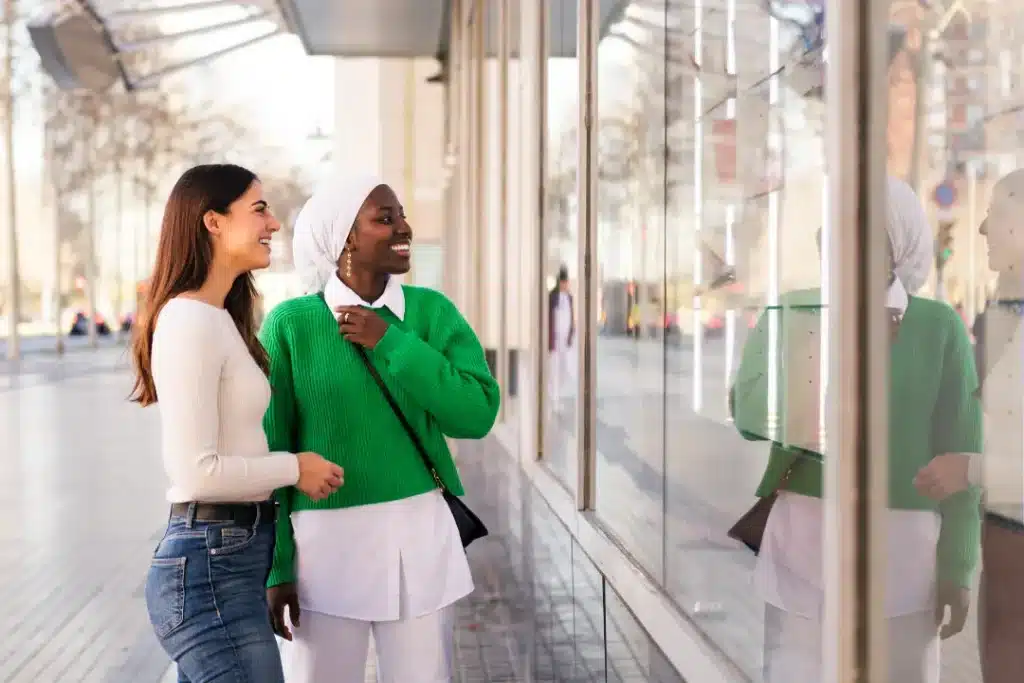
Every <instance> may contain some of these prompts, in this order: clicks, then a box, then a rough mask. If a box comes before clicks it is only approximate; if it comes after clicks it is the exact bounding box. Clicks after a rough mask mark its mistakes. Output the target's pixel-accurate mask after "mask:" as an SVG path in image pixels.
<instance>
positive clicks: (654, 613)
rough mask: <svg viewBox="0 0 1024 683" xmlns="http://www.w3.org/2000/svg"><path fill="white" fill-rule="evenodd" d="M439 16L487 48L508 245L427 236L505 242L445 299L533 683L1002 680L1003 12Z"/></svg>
mask: <svg viewBox="0 0 1024 683" xmlns="http://www.w3.org/2000/svg"><path fill="white" fill-rule="evenodd" d="M470 5H479V6H481V7H483V6H487V7H489V8H490V9H489V10H488V11H489V12H491V16H502V17H504V20H505V22H506V26H514V29H512V30H511V37H509V38H508V43H509V46H510V47H509V50H508V56H507V61H508V78H507V82H506V83H505V85H504V86H501V85H498V86H495V85H493V84H491V85H489V86H488V88H490V90H489V92H491V93H492V94H491V95H490V96H489V100H488V102H489V104H488V105H487V106H486V107H484V110H485V111H487V115H486V124H485V125H486V127H487V128H488V129H495V128H497V129H499V130H500V129H501V127H502V125H503V124H502V122H503V121H504V125H506V126H507V144H505V146H504V149H505V150H506V151H505V154H502V153H501V150H502V143H501V139H500V138H499V137H498V136H496V135H495V134H493V133H485V135H489V136H490V137H489V138H486V139H489V140H490V142H489V147H488V151H487V153H486V154H487V155H488V157H487V161H486V162H485V166H486V167H487V168H488V169H489V170H488V175H487V180H486V183H485V186H486V187H487V188H488V189H487V190H486V192H484V195H489V196H484V197H482V198H481V199H480V201H482V202H483V204H481V205H478V206H486V207H489V208H488V209H487V211H492V212H493V211H497V212H499V213H500V214H501V220H502V221H505V222H506V223H507V230H506V231H504V232H502V231H500V230H497V228H496V227H495V226H498V225H500V223H498V222H496V220H495V219H494V218H493V217H489V218H488V217H486V216H481V215H480V214H479V213H477V214H472V213H462V212H461V210H460V212H457V215H458V217H459V224H458V226H456V227H455V228H454V229H453V232H454V234H456V235H458V236H460V238H461V239H466V240H469V243H471V244H472V240H471V239H470V238H469V237H468V235H469V234H470V233H471V232H472V230H470V226H471V225H472V223H473V220H474V219H475V218H480V219H484V218H488V220H489V221H490V222H489V223H488V225H490V226H491V227H492V228H495V230H497V231H496V232H495V233H494V234H500V235H504V236H503V237H502V238H501V241H500V242H499V243H497V246H495V245H494V243H492V244H491V246H490V247H489V248H488V249H487V250H486V253H489V254H491V256H490V257H489V260H488V262H487V263H484V265H483V266H481V267H480V268H479V269H478V270H475V271H473V274H474V275H475V274H477V273H479V274H480V276H481V277H482V281H481V282H480V285H479V287H477V286H476V285H473V286H470V285H468V284H466V283H465V281H464V278H462V275H465V271H461V270H458V268H457V269H456V271H455V272H450V273H448V275H449V277H451V278H453V279H456V280H459V281H460V282H461V283H462V284H460V285H459V287H461V288H462V289H461V290H460V291H462V293H463V294H462V296H463V299H461V300H460V304H463V305H466V306H468V310H475V311H479V310H483V307H485V304H483V303H481V297H486V299H487V301H492V300H494V299H495V298H497V299H498V300H501V301H502V302H503V303H502V306H504V313H503V320H504V321H505V322H504V324H503V325H499V326H497V327H494V326H493V324H492V328H491V329H492V330H495V329H496V330H498V333H497V336H496V337H495V335H494V334H493V333H492V334H491V337H492V338H493V342H492V343H493V344H494V345H495V346H496V347H497V348H498V350H500V351H501V352H502V353H505V352H508V361H507V362H508V370H506V372H508V373H509V376H507V377H505V385H506V394H507V396H506V412H505V415H504V419H503V424H502V425H501V426H500V427H499V428H498V429H497V430H496V436H495V438H494V441H495V444H493V446H494V450H495V453H502V454H503V455H494V456H491V455H484V454H482V453H476V451H474V453H476V455H474V456H468V457H470V459H471V460H472V462H473V463H474V465H473V466H474V467H476V466H479V467H480V468H481V475H480V476H481V477H483V479H484V480H486V481H492V479H493V476H497V475H493V476H492V475H491V474H488V471H489V468H491V467H492V466H489V465H487V458H489V457H495V458H498V459H499V460H496V461H495V462H499V461H500V462H501V463H503V464H502V465H501V466H502V467H507V468H511V469H512V470H514V471H515V473H516V474H515V476H514V480H515V482H517V483H516V484H515V485H514V486H507V485H506V484H503V483H500V482H506V483H507V481H510V477H511V475H509V474H508V473H506V474H505V475H502V477H504V478H501V477H499V478H498V480H497V481H499V483H498V484H493V481H492V484H489V485H488V489H487V490H488V491H489V492H493V490H494V486H497V488H498V489H499V490H501V491H503V492H504V493H503V494H502V496H505V497H507V500H506V499H505V498H504V497H501V496H499V498H500V499H501V500H503V501H504V504H506V508H507V509H509V510H511V509H514V510H516V511H517V513H516V514H509V513H507V512H506V513H502V514H503V515H504V517H503V519H504V522H503V524H504V526H503V528H504V529H507V533H508V535H509V537H510V539H514V540H511V541H510V542H509V544H508V546H507V548H508V552H509V558H510V559H509V562H510V563H511V565H512V566H513V567H515V568H516V569H515V571H516V572H518V576H519V580H520V582H521V583H522V585H523V586H525V588H524V589H523V590H524V598H523V599H524V600H525V601H526V602H528V603H529V604H531V605H534V607H532V608H531V609H532V610H534V611H532V612H530V614H531V615H532V616H530V617H529V619H531V620H532V622H531V624H532V626H531V627H530V628H529V629H528V632H529V633H530V634H531V635H530V636H529V637H523V638H519V640H518V642H519V643H520V646H521V651H522V652H523V653H524V654H523V656H524V657H528V658H529V661H530V663H531V664H530V666H531V671H533V672H534V674H535V675H536V676H537V677H538V678H537V680H577V679H578V680H633V678H631V676H635V677H637V680H652V681H653V680H682V679H684V678H685V679H686V680H690V681H710V680H716V681H720V680H729V681H766V682H775V681H783V680H784V681H821V680H848V679H849V678H848V677H849V676H851V675H852V673H851V672H853V671H855V670H858V669H859V670H862V671H864V672H865V674H864V675H866V676H867V678H866V679H863V680H893V681H896V680H900V681H902V680H920V681H929V682H931V681H939V680H941V681H944V682H946V681H954V682H956V683H969V682H972V681H983V680H984V681H990V680H992V681H1002V680H1009V679H1008V678H1007V677H1006V676H1007V672H1014V671H1019V670H1020V666H1016V664H1017V659H1016V654H1015V650H1016V649H1020V648H1019V645H1013V644H1012V643H1013V642H1014V641H1013V638H1012V637H1011V636H1010V635H1007V636H1004V637H997V636H998V634H995V635H993V634H994V633H995V632H994V631H993V630H992V629H996V630H1002V631H1003V632H1005V633H1006V634H1011V635H1012V634H1016V633H1017V632H1018V631H1021V629H1022V628H1024V608H1019V607H1018V606H1017V605H1018V602H1019V601H1018V599H1017V597H1016V596H1017V592H1015V591H1014V590H1013V589H1012V584H1013V577H1014V576H1015V571H1016V568H1018V567H1021V566H1022V565H1021V562H1024V560H1021V559H1019V558H1021V557H1024V551H1021V548H1020V547H1019V546H1020V543H1021V542H1022V541H1021V539H1024V535H1022V529H1024V513H1022V512H1021V510H1022V509H1024V438H1022V437H1024V434H1022V429H1021V425H1022V424H1024V420H1022V417H1021V414H1022V412H1024V400H1022V397H1024V386H1022V385H1021V383H1020V381H1019V378H1020V377H1021V376H1024V375H1022V373H1024V368H1018V367H1017V365H1018V364H1019V363H1018V361H1019V359H1020V358H1024V355H1022V354H1021V353H1020V352H1019V349H1018V347H1019V345H1020V341H1019V339H1018V336H1019V334H1020V331H1019V328H1020V324H1019V323H1020V319H1021V316H1022V311H1024V276H1022V270H1024V266H1022V265H1021V264H1022V263H1024V241H1021V238H1020V236H1019V235H1020V233H1021V230H1019V229H1016V225H1015V221H1016V219H1017V216H1018V215H1020V212H1019V207H1018V205H1017V202H1018V201H1020V199H1019V198H1020V197H1021V196H1024V180H1022V178H1024V174H1022V173H1020V172H1019V171H1018V170H1017V169H1018V166H1019V164H1020V161H1019V160H1020V159H1024V155H1022V154H1021V152H1020V151H1019V148H1020V147H1021V140H1022V138H1021V136H1020V133H1019V131H1020V130H1021V129H1022V122H1024V119H1022V118H1021V115H1020V111H1021V104H1020V102H1021V89H1020V83H1021V74H1020V71H1021V69H1020V67H1019V63H1020V61H1021V56H1022V53H1021V51H1020V50H1021V48H1020V40H1019V38H1020V36H1021V35H1024V28H1022V27H1024V11H1020V10H1013V9H1011V8H1010V7H1009V6H1008V5H1007V6H1002V5H996V4H995V3H981V2H978V3H966V2H952V3H950V2H946V3H936V2H916V1H915V2H910V1H906V0H893V2H891V3H831V2H823V1H822V0H788V1H772V2H765V3H761V2H756V3H751V2H742V1H741V0H715V1H710V0H704V1H701V0H697V1H695V2H688V3H679V2H674V1H673V0H634V1H632V2H597V1H593V2H589V1H585V0H580V1H576V0H565V1H560V0H544V1H542V0H534V1H529V2H522V3H516V2H510V1H509V0H501V1H500V2H499V0H494V1H493V2H488V3H484V2H480V3H470V2H469V0H465V2H463V3H455V6H456V7H457V8H461V10H462V11H466V8H467V7H469V6H470ZM496 8H498V9H496ZM501 8H504V9H501ZM499 10H500V12H499ZM883 10H884V11H883ZM502 12H504V14H502ZM466 16H468V14H467V15H466ZM466 21H468V19H467V20H466ZM459 30H461V31H462V32H463V33H464V34H465V35H470V33H471V29H470V28H469V25H468V24H467V25H466V26H464V27H463V28H462V29H459ZM459 30H455V31H453V33H454V34H459ZM455 47H456V49H455V51H454V53H456V54H460V55H465V54H468V53H467V52H464V51H459V49H458V46H457V45H456V46H455ZM498 52H499V51H495V53H494V54H493V55H490V56H487V57H479V58H480V59H492V60H493V59H495V58H497V59H498V60H499V62H500V56H499V55H498ZM497 68H498V71H497V72H496V73H500V68H501V67H500V64H499V66H498V67H497ZM456 71H459V70H458V69H456ZM459 72H460V73H461V71H459ZM466 73H470V74H472V73H473V70H472V69H467V70H466ZM492 80H493V79H492ZM455 82H456V83H461V84H463V85H460V86H458V87H459V88H463V87H468V86H465V85H464V84H466V83H468V82H469V81H466V80H461V79H457V80H456V81H455ZM494 82H495V83H499V84H500V83H502V81H501V80H500V79H498V80H497V81H494ZM495 87H498V88H501V87H504V88H506V89H507V92H506V95H505V96H504V97H501V96H499V95H498V94H497V91H496V90H495V89H494V88H495ZM471 100H472V98H471V97H469V95H467V94H466V93H464V92H461V90H460V91H459V92H457V93H456V94H455V95H454V96H450V98H449V101H451V102H455V103H460V102H461V103H462V105H461V107H462V108H461V109H460V111H462V112H469V114H470V116H474V114H473V113H472V112H473V109H472V107H471V106H468V104H467V103H468V102H470V101H471ZM502 102H504V104H503V105H502ZM495 105H501V106H499V107H498V109H497V110H496V109H495V108H494V107H495ZM488 107H490V109H488ZM502 117H504V118H502ZM459 144H460V145H467V144H472V143H471V140H470V137H469V136H466V137H464V138H463V139H462V141H461V142H460V143H459ZM457 156H458V158H459V159H460V161H459V163H460V164H464V163H466V162H465V160H466V159H468V160H470V163H471V162H472V160H473V159H477V158H478V157H475V156H474V154H473V152H472V151H468V152H467V151H466V149H465V147H463V148H462V149H460V150H459V151H458V154H457ZM495 157H500V158H502V159H504V161H503V162H502V164H501V165H499V166H498V167H497V168H496V167H495ZM456 178H457V179H458V182H461V183H462V184H463V185H461V186H459V187H460V189H458V190H457V191H456V192H455V194H456V195H457V196H466V197H469V196H473V192H474V189H473V188H474V187H475V185H474V183H476V182H477V180H476V176H475V175H474V173H472V172H470V171H467V170H465V169H463V170H462V171H461V172H457V173H456ZM500 196H504V197H505V198H506V200H505V203H504V204H503V203H502V202H501V201H499V200H498V197H500ZM502 206H504V209H502V208H500V207H502ZM502 212H503V213H502ZM501 259H504V261H505V265H504V267H503V268H498V267H491V264H492V262H498V261H499V260H501ZM459 267H460V268H461V267H464V266H459ZM476 289H478V290H479V292H484V293H485V294H479V293H474V290H476ZM473 301H476V302H477V303H475V304H474V303H472V302H473ZM486 305H490V304H486ZM489 315H491V314H490V313H488V314H487V315H486V316H485V318H487V319H489V320H490V319H491V318H488V317H487V316H489ZM502 340H504V341H502ZM513 351H514V353H512V352H513ZM513 367H514V369H515V370H514V372H512V370H511V368H513ZM512 374H514V375H515V379H514V380H513V378H512V377H511V375H512ZM512 387H514V389H513V388H512ZM484 450H486V448H485V449H484ZM493 467H495V468H496V467H497V465H493ZM982 492H984V495H982ZM775 494H777V496H776V495H775ZM766 497H772V499H773V500H774V506H773V507H772V510H771V514H770V516H769V517H768V523H767V528H766V531H765V535H764V537H763V539H762V545H761V548H760V553H759V554H755V553H754V552H753V551H752V550H751V549H750V548H749V547H747V545H745V544H744V543H743V542H741V541H740V540H739V539H738V538H737V535H738V534H735V533H730V530H731V529H733V525H734V524H735V523H736V522H737V521H738V520H740V518H741V517H742V516H743V515H744V513H746V512H747V511H748V510H749V509H750V508H751V506H752V505H754V504H755V502H756V501H758V500H759V499H763V498H766ZM513 499H514V501H513ZM498 507H500V506H498ZM503 509H504V508H503ZM982 529H984V534H985V535H984V540H983V538H982V533H981V532H982ZM983 561H984V565H985V573H984V577H985V578H982V574H981V571H980V569H981V565H982V562H983ZM542 568H543V569H542ZM1016 574H1019V572H1017V573H1016ZM979 583H981V584H983V585H985V586H986V587H987V591H988V592H987V593H986V592H979ZM937 612H941V618H937ZM524 618H525V617H524ZM545 620H547V621H545ZM937 623H938V624H939V625H937ZM979 625H981V626H984V627H985V628H987V629H988V631H984V629H983V631H984V637H981V638H979ZM942 626H944V628H943V629H942V630H941V635H942V636H945V637H941V638H940V637H939V636H940V628H941V627H942ZM634 643H642V645H634ZM629 648H634V651H635V650H636V648H639V649H641V650H643V651H644V652H645V653H647V654H646V656H645V657H641V658H636V657H634V663H633V665H631V666H634V667H636V662H637V661H640V660H643V662H645V663H644V664H643V665H642V666H639V668H637V669H636V670H634V669H629V670H628V671H627V669H626V668H616V666H617V665H613V662H615V661H616V656H615V655H614V654H613V651H614V650H616V649H622V650H624V649H629ZM559 649H562V650H566V649H572V650H573V652H574V653H575V654H574V655H573V657H572V658H571V661H572V666H571V667H570V669H569V670H559V669H558V667H559V666H560V664H559V662H563V663H564V661H565V660H564V659H560V658H558V657H551V653H553V652H556V651H558V650H559ZM1020 664H1021V665H1024V662H1021V663H1020ZM622 667H626V665H622ZM983 668H984V669H986V674H985V677H984V678H983V677H982V670H983Z"/></svg>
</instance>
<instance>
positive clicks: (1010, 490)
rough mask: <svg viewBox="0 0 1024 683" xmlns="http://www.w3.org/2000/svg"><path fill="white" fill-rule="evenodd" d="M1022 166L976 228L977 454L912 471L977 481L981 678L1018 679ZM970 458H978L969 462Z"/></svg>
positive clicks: (1023, 539)
mask: <svg viewBox="0 0 1024 683" xmlns="http://www.w3.org/2000/svg"><path fill="white" fill-rule="evenodd" d="M1022 211H1024V171H1015V172H1013V173H1011V174H1009V175H1007V176H1006V177H1004V178H1003V179H1002V180H1000V181H999V183H998V184H997V185H996V187H995V189H994V191H993V193H992V203H991V205H990V207H989V211H988V216H987V217H986V219H985V222H984V223H983V224H982V226H981V232H982V234H983V235H985V236H986V237H987V239H988V261H989V267H990V268H991V269H992V270H993V271H994V272H996V273H998V275H999V283H998V288H997V291H996V298H995V300H994V301H992V302H990V303H989V306H988V309H987V310H986V311H985V312H984V313H983V314H982V315H981V316H979V318H978V320H977V321H976V322H975V326H974V330H975V336H976V338H977V340H978V341H977V346H978V351H979V353H978V360H979V363H978V365H979V368H980V369H981V375H982V377H981V381H982V397H983V404H984V406H985V456H984V458H983V459H982V460H981V461H979V460H978V459H977V458H970V459H968V458H965V457H957V456H954V455H950V456H946V457H944V458H937V459H936V460H935V461H933V462H932V463H931V464H930V465H929V467H928V468H926V469H925V470H924V471H922V473H921V476H920V477H919V480H920V486H921V488H922V490H924V491H926V492H927V493H928V494H929V495H931V496H933V497H935V498H936V499H942V498H943V497H945V496H947V495H950V494H951V493H955V492H956V491H959V490H962V489H963V488H964V487H965V486H966V485H967V481H968V472H969V470H970V474H971V475H972V476H971V479H972V480H975V481H978V482H982V481H983V483H984V488H985V507H986V510H987V513H986V520H985V532H984V540H983V543H982V547H983V558H984V569H983V571H982V576H981V592H980V594H979V608H978V621H979V628H978V632H979V633H978V635H979V645H980V649H981V653H980V654H981V670H982V677H983V679H984V680H985V683H1009V682H1010V681H1019V680H1021V677H1022V675H1024V674H1022V672H1024V584H1022V581H1024V523H1022V521H1024V512H1022V507H1024V490H1022V488H1024V429H1022V425H1024V353H1022V349H1024V230H1022V229H1021V227H1022V225H1024V224H1022V222H1021V219H1020V216H1021V214H1022ZM975 463H977V464H978V465H980V466H973V465H975Z"/></svg>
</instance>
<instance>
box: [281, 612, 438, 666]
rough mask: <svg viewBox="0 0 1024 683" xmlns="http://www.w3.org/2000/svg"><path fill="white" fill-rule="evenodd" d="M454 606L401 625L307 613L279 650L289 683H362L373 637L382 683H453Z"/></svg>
mask: <svg viewBox="0 0 1024 683" xmlns="http://www.w3.org/2000/svg"><path fill="white" fill-rule="evenodd" d="M453 615H454V606H448V607H444V608H442V609H440V610H438V611H437V612H434V613H432V614H426V615H424V616H422V617H413V618H410V619H400V620H398V621H377V622H370V621H358V620H356V619H345V618H342V617H332V616H328V615H326V614H320V613H318V612H311V611H305V610H304V611H303V612H302V616H301V618H300V619H299V623H300V624H301V626H299V627H298V628H294V627H292V637H293V638H294V639H293V640H292V642H290V643H289V642H285V643H284V645H283V646H282V648H281V659H282V662H283V663H284V673H285V680H286V681H287V682H288V683H363V681H364V680H365V677H366V660H367V654H368V652H369V647H370V633H371V632H372V633H373V643H374V647H375V649H376V651H377V681H378V683H450V681H451V679H452V651H453V649H454V647H453V645H454V639H455V632H454V626H453V624H454V620H453V618H452V617H453Z"/></svg>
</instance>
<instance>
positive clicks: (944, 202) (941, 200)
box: [932, 180, 956, 209]
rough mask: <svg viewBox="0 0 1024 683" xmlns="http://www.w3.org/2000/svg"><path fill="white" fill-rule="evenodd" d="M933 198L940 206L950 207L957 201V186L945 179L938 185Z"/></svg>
mask: <svg viewBox="0 0 1024 683" xmlns="http://www.w3.org/2000/svg"><path fill="white" fill-rule="evenodd" d="M932 198H933V199H934V200H935V203H936V204H938V205H939V207H941V208H943V209H948V208H949V207H951V206H953V204H955V203H956V188H955V187H953V183H951V182H949V181H948V180H946V181H943V182H941V183H939V184H938V185H936V187H935V193H934V194H933V195H932Z"/></svg>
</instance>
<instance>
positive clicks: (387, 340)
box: [373, 325, 407, 361]
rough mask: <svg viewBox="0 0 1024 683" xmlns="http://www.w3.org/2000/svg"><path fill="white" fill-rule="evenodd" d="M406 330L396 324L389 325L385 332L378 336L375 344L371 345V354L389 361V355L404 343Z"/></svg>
mask: <svg viewBox="0 0 1024 683" xmlns="http://www.w3.org/2000/svg"><path fill="white" fill-rule="evenodd" d="M406 341H407V340H406V332H405V331H404V330H403V329H402V328H400V327H398V325H389V326H388V330H387V332H385V333H384V336H383V337H381V338H380V341H378V342H377V345H376V346H374V347H373V355H375V356H377V357H378V358H382V359H384V360H385V361H390V360H391V356H392V355H394V353H395V352H396V351H397V350H399V349H401V348H402V346H404V345H405V343H406Z"/></svg>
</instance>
